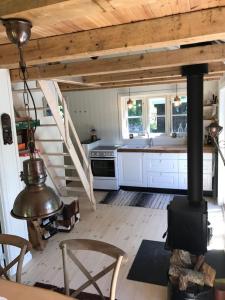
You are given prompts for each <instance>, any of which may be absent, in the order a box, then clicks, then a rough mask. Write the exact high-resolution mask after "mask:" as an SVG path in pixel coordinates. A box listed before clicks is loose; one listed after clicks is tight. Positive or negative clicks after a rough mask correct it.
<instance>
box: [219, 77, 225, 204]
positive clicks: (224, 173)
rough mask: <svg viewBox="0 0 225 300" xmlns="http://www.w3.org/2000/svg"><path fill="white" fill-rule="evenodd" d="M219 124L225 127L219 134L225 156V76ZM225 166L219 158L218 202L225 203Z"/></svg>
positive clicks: (222, 86) (221, 84)
mask: <svg viewBox="0 0 225 300" xmlns="http://www.w3.org/2000/svg"><path fill="white" fill-rule="evenodd" d="M219 124H220V126H222V127H223V128H224V129H223V131H222V132H221V134H220V135H219V144H220V146H221V151H222V153H223V155H224V156H225V76H223V78H222V79H221V80H220V82H219ZM224 178H225V166H224V164H223V161H222V159H221V158H220V157H219V159H218V203H219V204H221V205H222V204H224V203H225V185H224Z"/></svg>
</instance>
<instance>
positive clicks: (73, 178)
mask: <svg viewBox="0 0 225 300" xmlns="http://www.w3.org/2000/svg"><path fill="white" fill-rule="evenodd" d="M55 178H58V179H65V180H71V181H80V178H79V177H78V176H56V177H55Z"/></svg>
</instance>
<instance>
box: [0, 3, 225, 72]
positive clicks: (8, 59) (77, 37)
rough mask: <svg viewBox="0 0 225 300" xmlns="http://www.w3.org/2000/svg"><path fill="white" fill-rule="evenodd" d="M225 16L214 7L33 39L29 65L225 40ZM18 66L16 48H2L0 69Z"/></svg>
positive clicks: (26, 49) (27, 48) (28, 52)
mask: <svg viewBox="0 0 225 300" xmlns="http://www.w3.org/2000/svg"><path fill="white" fill-rule="evenodd" d="M224 15H225V7H219V8H210V9H206V10H202V11H195V12H190V13H184V14H179V15H172V16H168V17H163V18H158V19H150V20H145V21H140V22H135V23H129V24H122V25H117V26H110V27H105V28H98V29H93V30H87V31H81V32H75V33H70V34H64V35H59V36H54V37H47V38H43V39H37V40H31V41H30V42H29V43H28V45H26V46H25V47H24V55H25V58H26V62H27V65H39V64H45V63H49V62H57V61H61V62H63V61H68V60H76V59H80V58H89V57H91V56H102V55H112V54H122V53H126V52H127V51H130V52H134V51H144V50H146V49H151V48H160V47H169V46H174V45H182V44H191V43H197V42H203V41H212V40H218V39H225V22H224V17H223V16H224ZM156 32H157V34H155V33H156ZM17 66H18V54H17V49H16V47H15V46H14V45H11V44H6V45H0V67H1V68H10V69H12V68H15V67H17Z"/></svg>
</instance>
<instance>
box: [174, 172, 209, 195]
mask: <svg viewBox="0 0 225 300" xmlns="http://www.w3.org/2000/svg"><path fill="white" fill-rule="evenodd" d="M187 180H188V176H187V173H182V174H179V186H178V188H179V189H181V190H186V189H187ZM203 190H204V191H212V174H203Z"/></svg>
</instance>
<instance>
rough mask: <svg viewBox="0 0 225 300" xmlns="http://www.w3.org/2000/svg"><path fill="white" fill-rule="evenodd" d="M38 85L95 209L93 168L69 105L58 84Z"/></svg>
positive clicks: (41, 83)
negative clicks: (61, 111)
mask: <svg viewBox="0 0 225 300" xmlns="http://www.w3.org/2000/svg"><path fill="white" fill-rule="evenodd" d="M38 83H39V85H40V88H41V90H42V92H43V94H44V96H45V98H46V101H47V103H48V105H49V108H50V109H51V112H52V115H53V117H54V119H55V122H56V124H57V126H58V129H59V132H60V134H61V136H62V139H63V142H64V144H65V146H66V148H67V150H68V153H69V154H70V157H71V159H72V162H73V164H74V166H75V168H76V171H77V174H78V176H79V178H80V181H81V183H82V184H83V187H84V190H85V191H86V194H87V196H88V198H89V200H90V202H91V204H92V207H93V208H94V209H95V208H96V201H95V197H94V193H93V175H92V171H91V167H90V164H89V162H88V159H87V157H86V155H85V152H84V150H83V148H82V145H81V143H80V140H79V137H78V134H77V132H76V129H75V127H74V124H73V121H72V119H71V117H70V114H69V110H68V107H67V103H66V101H65V99H64V97H63V95H62V93H61V91H60V88H59V86H58V83H57V82H56V81H52V80H39V81H38ZM58 100H59V101H60V102H61V105H62V107H63V113H64V119H63V118H62V116H61V114H60V111H59V102H58ZM71 134H72V137H73V139H74V140H75V142H76V145H77V147H78V149H79V152H80V154H81V157H82V160H83V161H82V162H81V161H80V159H79V156H78V154H77V152H76V150H75V147H74V144H73V142H72V139H71Z"/></svg>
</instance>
